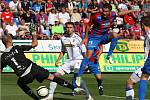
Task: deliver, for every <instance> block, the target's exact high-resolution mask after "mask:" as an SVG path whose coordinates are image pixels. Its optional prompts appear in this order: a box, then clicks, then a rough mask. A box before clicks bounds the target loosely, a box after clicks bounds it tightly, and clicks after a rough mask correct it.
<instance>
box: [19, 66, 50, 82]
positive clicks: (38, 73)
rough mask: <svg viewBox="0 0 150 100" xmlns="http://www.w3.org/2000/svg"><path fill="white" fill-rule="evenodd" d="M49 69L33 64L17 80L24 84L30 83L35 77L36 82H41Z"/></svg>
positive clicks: (45, 77)
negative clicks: (25, 73)
mask: <svg viewBox="0 0 150 100" xmlns="http://www.w3.org/2000/svg"><path fill="white" fill-rule="evenodd" d="M49 74H50V73H49V71H48V70H47V69H44V68H42V67H40V66H38V65H36V64H33V65H32V67H31V71H30V72H29V73H28V74H27V75H25V76H23V77H20V78H19V81H22V82H23V83H24V84H29V83H32V82H33V80H34V79H36V80H37V81H38V82H40V83H41V82H43V81H44V80H45V79H47V78H48V76H49Z"/></svg>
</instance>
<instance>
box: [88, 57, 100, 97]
mask: <svg viewBox="0 0 150 100" xmlns="http://www.w3.org/2000/svg"><path fill="white" fill-rule="evenodd" d="M89 68H90V72H91V73H92V74H94V76H95V78H96V80H97V83H98V84H97V86H98V90H99V95H103V86H102V75H101V72H100V66H99V63H98V61H97V59H96V60H95V62H89Z"/></svg>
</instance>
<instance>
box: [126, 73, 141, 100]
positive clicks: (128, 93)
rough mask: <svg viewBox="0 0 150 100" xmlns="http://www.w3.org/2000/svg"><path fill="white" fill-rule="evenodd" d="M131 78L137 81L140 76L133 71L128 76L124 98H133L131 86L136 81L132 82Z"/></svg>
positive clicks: (131, 99)
mask: <svg viewBox="0 0 150 100" xmlns="http://www.w3.org/2000/svg"><path fill="white" fill-rule="evenodd" d="M133 79H134V80H135V81H136V82H138V81H139V80H140V78H139V77H138V76H137V75H136V74H135V73H133V74H132V75H131V76H130V78H129V79H128V80H127V82H126V100H133V99H134V89H133V86H134V84H135V83H136V82H133Z"/></svg>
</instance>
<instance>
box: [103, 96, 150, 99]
mask: <svg viewBox="0 0 150 100" xmlns="http://www.w3.org/2000/svg"><path fill="white" fill-rule="evenodd" d="M102 96H103V97H109V98H117V99H125V98H126V97H118V96H110V95H102ZM134 100H139V99H138V98H134ZM144 100H150V99H144Z"/></svg>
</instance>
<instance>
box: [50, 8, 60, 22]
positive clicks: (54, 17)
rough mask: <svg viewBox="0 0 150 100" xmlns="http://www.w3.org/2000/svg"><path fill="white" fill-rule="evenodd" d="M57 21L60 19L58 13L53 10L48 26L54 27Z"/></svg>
mask: <svg viewBox="0 0 150 100" xmlns="http://www.w3.org/2000/svg"><path fill="white" fill-rule="evenodd" d="M56 19H58V13H56V10H55V9H54V8H52V9H51V12H50V13H49V15H48V24H50V25H54V24H55V20H56Z"/></svg>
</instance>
